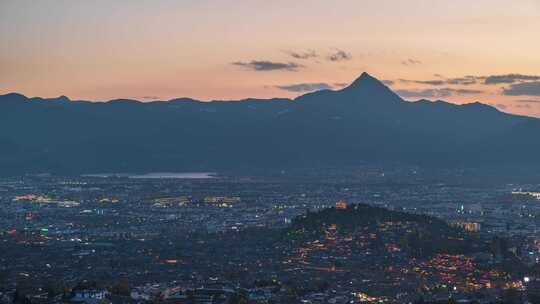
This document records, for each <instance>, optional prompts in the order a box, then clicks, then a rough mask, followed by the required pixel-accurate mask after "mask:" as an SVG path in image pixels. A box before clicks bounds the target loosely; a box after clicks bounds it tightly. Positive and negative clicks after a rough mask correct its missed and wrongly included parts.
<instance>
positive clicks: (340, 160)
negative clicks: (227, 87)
mask: <svg viewBox="0 0 540 304" xmlns="http://www.w3.org/2000/svg"><path fill="white" fill-rule="evenodd" d="M539 135H540V119H537V118H532V117H525V116H517V115H511V114H508V113H503V112H500V111H498V110H497V109H495V108H494V107H491V106H488V105H485V104H482V103H478V102H476V103H470V104H464V105H456V104H452V103H448V102H444V101H428V100H419V101H415V102H409V101H405V100H403V99H402V98H400V97H399V96H398V95H397V94H395V93H394V92H393V91H392V90H391V89H389V88H388V87H387V86H385V85H384V84H383V83H382V82H380V81H379V80H377V79H376V78H374V77H372V76H370V75H369V74H367V73H363V74H362V75H361V76H360V77H359V78H358V79H356V80H355V81H354V82H353V83H351V84H350V85H349V86H347V87H345V88H343V89H341V90H321V91H317V92H313V93H308V94H305V95H302V96H299V97H297V98H295V99H277V98H276V99H245V100H239V101H211V102H201V101H197V100H193V99H190V98H179V99H172V100H169V101H154V102H139V101H136V100H129V99H117V100H111V101H108V102H103V103H98V102H88V101H72V100H70V99H69V98H67V97H65V96H62V97H58V98H52V99H44V98H27V97H25V96H23V95H20V94H16V93H11V94H6V95H2V96H0V171H2V173H4V174H21V173H37V172H51V173H69V174H79V173H93V172H94V173H95V172H135V171H154V172H157V171H159V172H163V171H166V172H179V171H188V170H189V171H191V170H212V171H219V170H231V169H236V168H259V169H265V168H271V169H277V168H280V169H287V168H300V167H314V166H321V167H324V166H344V167H347V166H356V165H358V164H365V163H404V164H414V165H424V166H436V167H455V166H481V165H486V166H492V165H493V166H497V165H527V166H529V165H534V166H537V165H540V140H539V138H540V136H539Z"/></svg>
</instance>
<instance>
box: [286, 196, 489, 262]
mask: <svg viewBox="0 0 540 304" xmlns="http://www.w3.org/2000/svg"><path fill="white" fill-rule="evenodd" d="M370 235H377V237H376V238H374V239H373V244H372V246H373V247H374V249H379V250H381V249H382V250H384V243H385V242H384V241H381V240H386V241H387V242H390V243H392V242H393V243H395V244H399V246H400V247H402V248H403V249H404V250H406V251H407V252H409V253H410V254H412V255H416V256H431V255H433V254H437V253H469V252H474V251H484V250H486V247H485V246H484V245H483V244H482V243H481V242H479V241H478V239H477V238H476V236H474V235H472V234H469V233H468V232H466V231H463V230H460V229H456V228H453V227H451V226H449V225H448V224H447V223H446V222H444V221H443V220H440V219H437V218H434V217H430V216H426V215H416V214H410V213H405V212H400V211H392V210H388V209H384V208H379V207H373V206H369V205H365V204H355V205H350V206H349V207H348V208H347V209H337V208H327V209H323V210H320V211H317V212H308V213H307V214H306V215H303V216H299V217H297V218H295V219H293V222H292V224H291V225H290V226H289V227H288V228H287V229H286V236H285V238H284V240H287V241H289V242H290V243H293V244H297V245H298V244H300V245H302V244H312V243H313V242H317V243H318V242H321V240H323V239H325V238H327V239H328V237H330V238H331V239H332V240H334V239H337V240H341V241H343V240H346V239H347V238H348V239H349V241H352V244H355V243H356V239H358V240H360V239H362V238H365V237H366V236H370Z"/></svg>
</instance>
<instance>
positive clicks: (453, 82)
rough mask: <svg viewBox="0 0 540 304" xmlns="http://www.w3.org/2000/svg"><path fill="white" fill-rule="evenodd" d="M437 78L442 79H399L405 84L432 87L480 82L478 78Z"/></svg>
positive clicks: (439, 76) (437, 75)
mask: <svg viewBox="0 0 540 304" xmlns="http://www.w3.org/2000/svg"><path fill="white" fill-rule="evenodd" d="M436 77H438V78H441V79H430V80H411V79H398V80H399V81H400V82H405V83H416V84H425V85H432V86H442V85H470V84H475V83H477V82H478V77H477V76H465V77H459V78H444V77H442V76H441V75H439V74H436Z"/></svg>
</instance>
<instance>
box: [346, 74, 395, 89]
mask: <svg viewBox="0 0 540 304" xmlns="http://www.w3.org/2000/svg"><path fill="white" fill-rule="evenodd" d="M361 87H386V86H385V85H384V84H383V83H382V82H381V81H380V80H378V79H377V78H375V77H373V76H371V75H369V74H368V73H366V72H363V73H362V74H361V75H360V77H358V78H356V80H355V81H353V82H352V83H351V84H350V85H349V86H348V87H346V88H345V89H352V88H361Z"/></svg>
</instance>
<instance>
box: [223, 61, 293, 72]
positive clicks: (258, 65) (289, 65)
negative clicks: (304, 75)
mask: <svg viewBox="0 0 540 304" xmlns="http://www.w3.org/2000/svg"><path fill="white" fill-rule="evenodd" d="M232 65H236V66H240V67H243V68H246V69H248V70H252V71H261V72H264V71H277V70H282V71H297V70H298V69H299V68H302V67H303V66H302V65H300V64H297V63H294V62H274V61H268V60H252V61H248V62H244V61H237V62H233V63H232Z"/></svg>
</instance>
